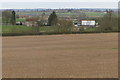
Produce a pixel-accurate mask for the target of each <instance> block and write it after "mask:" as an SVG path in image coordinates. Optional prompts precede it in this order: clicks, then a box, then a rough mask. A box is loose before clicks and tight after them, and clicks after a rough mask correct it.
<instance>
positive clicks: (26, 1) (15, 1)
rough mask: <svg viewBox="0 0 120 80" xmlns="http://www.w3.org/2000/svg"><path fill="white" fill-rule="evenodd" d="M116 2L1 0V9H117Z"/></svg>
mask: <svg viewBox="0 0 120 80" xmlns="http://www.w3.org/2000/svg"><path fill="white" fill-rule="evenodd" d="M118 2H119V0H2V4H1V5H2V7H1V8H2V9H6V8H8V9H9V8H12V9H16V8H118ZM1 5H0V6H1Z"/></svg>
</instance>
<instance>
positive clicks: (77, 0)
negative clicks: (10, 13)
mask: <svg viewBox="0 0 120 80" xmlns="http://www.w3.org/2000/svg"><path fill="white" fill-rule="evenodd" d="M118 1H119V0H2V2H118Z"/></svg>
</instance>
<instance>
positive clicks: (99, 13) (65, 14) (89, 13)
mask: <svg viewBox="0 0 120 80" xmlns="http://www.w3.org/2000/svg"><path fill="white" fill-rule="evenodd" d="M42 13H43V12H17V14H19V15H41V14H42ZM85 13H86V15H87V16H89V17H102V16H103V15H104V14H105V13H103V12H85ZM45 14H46V16H49V15H50V14H51V13H50V12H45ZM56 14H57V15H58V16H79V15H80V13H70V12H66V13H56Z"/></svg>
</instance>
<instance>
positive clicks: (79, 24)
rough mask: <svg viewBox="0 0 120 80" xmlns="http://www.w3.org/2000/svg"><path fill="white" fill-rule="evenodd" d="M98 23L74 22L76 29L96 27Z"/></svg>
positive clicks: (90, 21) (92, 21)
mask: <svg viewBox="0 0 120 80" xmlns="http://www.w3.org/2000/svg"><path fill="white" fill-rule="evenodd" d="M96 25H97V23H96V21H95V20H80V21H79V22H76V23H75V22H74V26H76V27H81V26H83V27H96Z"/></svg>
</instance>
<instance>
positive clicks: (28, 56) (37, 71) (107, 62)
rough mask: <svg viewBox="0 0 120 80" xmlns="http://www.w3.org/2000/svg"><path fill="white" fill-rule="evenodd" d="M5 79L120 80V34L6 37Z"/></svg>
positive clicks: (4, 51)
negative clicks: (79, 79)
mask: <svg viewBox="0 0 120 80" xmlns="http://www.w3.org/2000/svg"><path fill="white" fill-rule="evenodd" d="M2 56H3V63H2V64H3V69H2V70H3V78H117V77H118V33H99V34H67V35H43V36H19V37H3V54H2Z"/></svg>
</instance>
